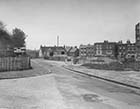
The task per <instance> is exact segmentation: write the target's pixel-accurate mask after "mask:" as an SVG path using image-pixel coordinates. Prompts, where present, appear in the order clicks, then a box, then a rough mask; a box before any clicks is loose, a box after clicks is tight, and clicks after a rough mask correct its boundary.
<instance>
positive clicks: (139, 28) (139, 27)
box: [135, 23, 140, 61]
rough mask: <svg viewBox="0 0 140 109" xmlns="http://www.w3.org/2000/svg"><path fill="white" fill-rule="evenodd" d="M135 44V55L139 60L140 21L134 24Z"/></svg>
mask: <svg viewBox="0 0 140 109" xmlns="http://www.w3.org/2000/svg"><path fill="white" fill-rule="evenodd" d="M135 38H136V39H135V40H136V42H135V44H136V57H137V60H139V61H140V23H138V24H136V26H135Z"/></svg>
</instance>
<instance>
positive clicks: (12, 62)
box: [0, 56, 31, 72]
mask: <svg viewBox="0 0 140 109" xmlns="http://www.w3.org/2000/svg"><path fill="white" fill-rule="evenodd" d="M29 68H31V65H30V57H28V56H21V57H0V72H2V71H16V70H25V69H29Z"/></svg>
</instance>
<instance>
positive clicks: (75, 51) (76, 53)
mask: <svg viewBox="0 0 140 109" xmlns="http://www.w3.org/2000/svg"><path fill="white" fill-rule="evenodd" d="M67 55H68V56H71V57H77V56H79V49H78V48H77V47H71V48H70V50H69V51H68V52H67Z"/></svg>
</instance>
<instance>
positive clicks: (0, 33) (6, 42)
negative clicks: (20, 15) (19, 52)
mask: <svg viewBox="0 0 140 109" xmlns="http://www.w3.org/2000/svg"><path fill="white" fill-rule="evenodd" d="M5 26H6V25H5V24H4V23H3V22H2V21H0V43H1V47H10V46H11V43H12V42H11V35H10V34H9V32H8V31H7V30H6V28H5Z"/></svg>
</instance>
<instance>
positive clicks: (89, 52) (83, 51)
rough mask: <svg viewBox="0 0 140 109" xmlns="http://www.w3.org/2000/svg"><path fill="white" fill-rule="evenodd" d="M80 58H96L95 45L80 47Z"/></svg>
mask: <svg viewBox="0 0 140 109" xmlns="http://www.w3.org/2000/svg"><path fill="white" fill-rule="evenodd" d="M79 56H80V57H94V56H95V47H94V45H90V44H88V45H80V47H79Z"/></svg>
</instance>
